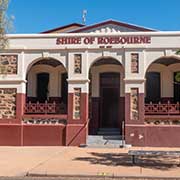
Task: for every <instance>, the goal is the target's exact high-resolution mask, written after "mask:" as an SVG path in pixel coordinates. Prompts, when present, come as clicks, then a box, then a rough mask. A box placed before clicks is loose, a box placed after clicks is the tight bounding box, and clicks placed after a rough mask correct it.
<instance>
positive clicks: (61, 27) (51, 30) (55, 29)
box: [40, 23, 85, 34]
mask: <svg viewBox="0 0 180 180" xmlns="http://www.w3.org/2000/svg"><path fill="white" fill-rule="evenodd" d="M73 25H77V26H79V27H80V28H81V27H83V26H85V25H84V24H80V23H71V24H67V25H64V26H60V27H57V28H54V29H50V30H47V31H43V32H40V34H45V33H51V32H53V31H57V30H61V29H64V28H68V27H71V26H73Z"/></svg>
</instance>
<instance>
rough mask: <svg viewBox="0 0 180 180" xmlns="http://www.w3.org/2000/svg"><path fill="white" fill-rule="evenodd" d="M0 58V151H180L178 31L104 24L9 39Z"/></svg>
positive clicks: (57, 29) (63, 28) (110, 23)
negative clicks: (109, 135)
mask: <svg viewBox="0 0 180 180" xmlns="http://www.w3.org/2000/svg"><path fill="white" fill-rule="evenodd" d="M7 38H8V40H9V46H8V48H7V49H5V50H1V52H0V145H15V146H26V145H27V146H29V145H52V146H53V145H63V146H79V145H81V144H86V143H87V138H88V136H89V135H97V134H98V133H99V131H100V130H102V129H103V130H104V131H105V132H108V130H111V131H113V130H114V131H118V132H119V134H120V135H121V136H122V137H125V143H126V144H131V145H133V146H159V147H160V146H161V147H163V146H169V147H180V141H178V137H179V136H180V104H179V100H180V56H179V55H178V52H179V48H180V32H175V31H174V32H172V31H169V32H163V31H157V30H153V29H150V28H145V27H140V26H136V25H132V24H127V23H122V22H117V21H113V20H108V21H105V22H100V23H97V24H94V25H89V26H85V25H82V24H77V23H73V24H70V25H67V26H63V27H59V28H56V29H52V30H49V31H46V32H42V33H39V34H9V35H7Z"/></svg>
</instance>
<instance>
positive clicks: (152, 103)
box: [145, 56, 180, 115]
mask: <svg viewBox="0 0 180 180" xmlns="http://www.w3.org/2000/svg"><path fill="white" fill-rule="evenodd" d="M145 86H146V87H145V90H146V91H145V103H146V104H145V114H146V115H150V114H151V115H179V114H180V113H179V112H180V107H179V102H180V60H179V59H178V58H176V57H174V56H170V57H161V58H159V59H157V60H155V61H154V62H153V63H151V64H150V66H149V67H148V69H147V71H146V83H145Z"/></svg>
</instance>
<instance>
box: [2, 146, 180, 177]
mask: <svg viewBox="0 0 180 180" xmlns="http://www.w3.org/2000/svg"><path fill="white" fill-rule="evenodd" d="M130 149H131V150H132V149H134V150H135V149H136V150H137V149H141V150H174V151H175V150H176V151H180V148H137V147H133V148H125V149H121V148H115V149H114V148H113V149H112V148H106V149H104V148H99V149H96V148H78V147H0V176H1V177H4V176H9V177H24V176H30V177H32V176H36V177H37V176H38V177H46V176H48V177H49V178H50V177H52V178H53V177H70V178H71V177H94V179H95V177H99V178H104V177H114V178H115V177H151V178H153V177H154V178H153V179H155V177H157V178H158V177H162V178H167V179H169V178H173V177H174V178H178V177H179V178H180V167H179V166H178V164H179V160H180V159H179V157H174V158H173V157H148V158H147V157H139V158H138V159H137V164H135V165H133V164H132V159H131V156H128V155H127V152H128V150H130ZM0 179H1V178H0ZM72 179H73V178H72Z"/></svg>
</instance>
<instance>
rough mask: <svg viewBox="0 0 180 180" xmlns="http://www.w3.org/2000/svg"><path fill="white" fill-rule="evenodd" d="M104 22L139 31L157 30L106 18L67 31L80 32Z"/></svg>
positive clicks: (101, 24)
mask: <svg viewBox="0 0 180 180" xmlns="http://www.w3.org/2000/svg"><path fill="white" fill-rule="evenodd" d="M106 24H114V25H119V26H124V27H127V28H130V29H135V30H139V31H148V32H151V31H158V30H155V29H151V28H146V27H143V26H139V25H134V24H131V23H125V22H120V21H116V20H112V19H109V20H106V21H102V22H100V23H95V24H91V25H88V26H83V27H80V28H78V29H75V30H71V31H69V33H79V32H82V31H84V30H89V29H93V28H96V27H99V26H103V25H106Z"/></svg>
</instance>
